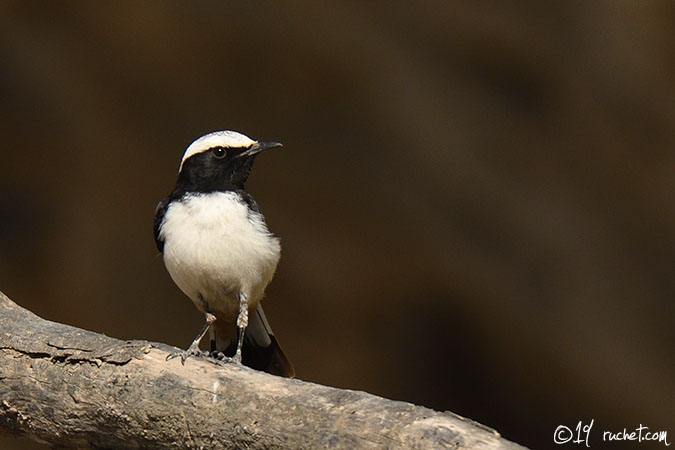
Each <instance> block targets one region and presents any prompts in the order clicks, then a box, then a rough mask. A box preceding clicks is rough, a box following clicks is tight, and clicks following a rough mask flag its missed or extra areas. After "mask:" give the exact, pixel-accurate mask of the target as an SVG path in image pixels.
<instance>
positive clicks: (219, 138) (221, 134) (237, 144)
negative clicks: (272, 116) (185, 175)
mask: <svg viewBox="0 0 675 450" xmlns="http://www.w3.org/2000/svg"><path fill="white" fill-rule="evenodd" d="M255 143H256V141H254V140H253V139H251V138H249V137H248V136H246V135H244V134H241V133H237V132H236V131H230V130H227V131H214V132H213V133H209V134H205V135H204V136H202V137H200V138H199V139H197V140H196V141H194V142H193V143H192V144H190V146H189V147H188V148H187V150H185V154H184V155H183V159H182V160H181V161H180V167H179V168H178V172H180V171H181V170H182V169H183V163H184V162H185V161H186V160H187V159H188V158H189V157H191V156H193V155H196V154H198V153H202V152H205V151H207V150H208V149H210V148H213V147H223V148H242V147H250V146H251V145H252V144H255Z"/></svg>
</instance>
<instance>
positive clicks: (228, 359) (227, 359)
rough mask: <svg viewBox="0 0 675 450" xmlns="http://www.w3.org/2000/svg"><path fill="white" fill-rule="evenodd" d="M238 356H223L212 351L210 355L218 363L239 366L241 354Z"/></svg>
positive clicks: (223, 354)
mask: <svg viewBox="0 0 675 450" xmlns="http://www.w3.org/2000/svg"><path fill="white" fill-rule="evenodd" d="M238 356H239V357H238V358H237V355H236V354H235V355H234V356H225V353H223V352H220V351H214V352H212V353H211V357H212V358H215V359H217V360H218V361H223V362H226V363H234V364H241V354H240V355H238Z"/></svg>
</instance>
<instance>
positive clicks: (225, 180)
mask: <svg viewBox="0 0 675 450" xmlns="http://www.w3.org/2000/svg"><path fill="white" fill-rule="evenodd" d="M278 147H282V144H281V143H280V142H259V141H256V140H253V139H251V138H249V137H248V136H246V135H244V134H242V133H239V132H236V131H216V132H212V133H208V134H206V135H204V136H202V137H200V138H198V139H197V140H195V141H194V142H192V144H190V145H189V146H188V147H187V149H186V150H185V153H184V154H183V158H182V160H181V162H180V166H179V168H178V179H177V180H176V184H175V187H174V188H173V190H172V191H171V193H170V194H169V195H168V196H167V197H166V198H164V199H163V200H162V201H160V202H159V204H158V205H157V208H156V209H155V220H154V235H155V244H156V245H157V249H158V250H159V252H160V253H161V254H162V257H163V260H164V265H165V267H166V269H167V271H168V272H169V275H170V276H171V278H172V280H173V281H174V283H175V284H176V285H177V286H178V287H179V288H180V290H181V291H183V293H184V294H185V295H186V296H187V297H188V298H190V300H192V302H193V303H194V305H195V306H196V307H197V309H198V310H199V311H200V312H201V313H203V314H204V318H205V324H204V328H203V329H202V331H201V332H200V333H199V334H198V335H197V337H196V338H195V339H194V340H193V341H192V343H191V344H190V346H189V347H188V348H187V350H182V351H179V352H174V353H170V354H169V355H168V356H167V360H169V359H172V358H175V357H180V358H181V362H182V364H185V361H186V359H187V358H188V357H190V356H197V355H202V354H203V352H202V351H201V350H200V348H199V344H200V341H201V340H202V338H203V337H204V336H205V335H206V333H207V332H209V337H210V341H211V347H210V349H211V352H212V355H215V356H218V357H219V358H221V359H224V360H226V361H228V362H234V363H237V364H244V365H246V366H249V367H252V368H254V369H257V370H262V371H265V372H268V373H271V374H273V375H278V376H282V377H289V378H292V377H294V376H295V370H294V368H293V365H292V364H291V362H290V361H289V360H288V358H287V357H286V355H285V353H284V352H283V350H282V349H281V346H280V345H279V343H278V342H277V339H276V338H275V336H274V333H273V332H272V329H271V328H270V325H269V322H268V321H267V318H266V317H265V313H264V312H263V309H262V305H261V304H260V301H261V299H262V298H263V294H264V292H265V288H266V287H267V285H268V283H269V282H270V281H271V280H272V277H273V275H274V272H275V270H276V267H277V264H278V262H279V258H280V255H281V247H280V243H279V239H278V238H277V237H275V236H274V235H273V234H272V233H271V232H270V231H269V229H268V227H267V224H266V222H265V217H264V216H263V213H262V210H261V209H260V207H259V206H258V204H257V203H256V201H255V200H254V198H253V196H251V194H249V193H248V191H247V190H246V189H245V187H244V185H245V183H246V181H247V180H248V177H249V175H250V173H251V169H252V168H253V162H254V160H255V159H256V157H257V156H258V155H259V154H260V153H261V152H263V151H267V150H269V149H273V148H278Z"/></svg>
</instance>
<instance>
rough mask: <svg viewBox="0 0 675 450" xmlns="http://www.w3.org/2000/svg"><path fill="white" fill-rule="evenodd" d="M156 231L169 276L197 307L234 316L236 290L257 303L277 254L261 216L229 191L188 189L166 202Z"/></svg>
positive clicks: (268, 278) (275, 243) (278, 248)
mask: <svg viewBox="0 0 675 450" xmlns="http://www.w3.org/2000/svg"><path fill="white" fill-rule="evenodd" d="M160 236H161V237H162V238H163V239H164V263H165V265H166V268H167V270H168V271H169V274H170V275H171V278H173V280H174V282H175V283H176V284H177V285H178V287H179V288H180V289H181V290H182V291H183V292H185V294H186V295H187V296H188V297H190V298H191V299H192V301H193V302H194V303H195V305H196V306H197V307H198V308H199V309H200V310H202V311H204V310H205V309H208V310H209V311H210V312H213V313H214V314H216V316H221V318H223V317H227V318H234V317H236V314H237V312H238V305H239V300H238V297H237V296H238V294H239V292H243V293H244V294H246V295H247V296H248V299H249V305H250V306H251V307H255V306H256V305H257V304H258V302H259V301H260V299H261V298H262V295H263V292H264V290H265V287H266V286H267V284H268V283H269V282H270V280H271V279H272V276H273V275H274V271H275V269H276V266H277V263H278V262H279V256H280V253H281V249H280V246H279V240H278V239H277V238H275V237H274V236H272V235H271V234H270V232H269V231H268V229H267V226H266V225H265V222H264V220H263V218H262V216H261V215H260V214H258V213H255V212H252V211H250V210H249V208H248V207H247V206H246V204H245V203H244V202H243V201H242V199H241V197H240V196H239V195H238V194H236V193H234V192H214V193H209V194H190V195H188V196H186V197H184V198H183V199H181V200H179V201H174V202H172V203H171V205H170V206H169V208H168V209H167V211H166V214H165V216H164V220H163V221H162V225H161V229H160ZM202 298H203V300H204V301H205V302H206V304H203V303H202V300H201V299H202Z"/></svg>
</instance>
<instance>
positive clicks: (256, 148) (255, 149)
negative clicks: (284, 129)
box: [239, 142, 283, 158]
mask: <svg viewBox="0 0 675 450" xmlns="http://www.w3.org/2000/svg"><path fill="white" fill-rule="evenodd" d="M276 147H283V144H282V143H281V142H256V143H254V144H253V145H251V146H250V147H249V148H247V149H246V150H244V151H243V152H241V153H240V154H239V157H240V158H241V157H242V156H253V155H257V154H258V153H260V152H262V151H265V150H269V149H271V148H276Z"/></svg>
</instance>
